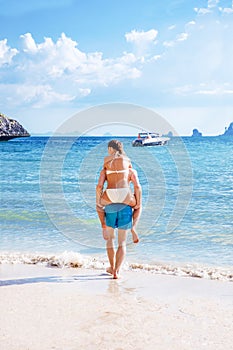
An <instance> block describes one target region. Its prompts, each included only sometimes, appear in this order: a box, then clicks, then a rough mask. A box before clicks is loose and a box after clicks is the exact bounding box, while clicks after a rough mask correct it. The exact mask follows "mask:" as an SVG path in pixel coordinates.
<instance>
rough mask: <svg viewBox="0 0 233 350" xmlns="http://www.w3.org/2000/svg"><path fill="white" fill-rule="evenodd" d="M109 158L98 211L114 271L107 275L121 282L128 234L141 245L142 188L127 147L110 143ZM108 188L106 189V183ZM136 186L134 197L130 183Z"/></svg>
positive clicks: (101, 181) (98, 193)
mask: <svg viewBox="0 0 233 350" xmlns="http://www.w3.org/2000/svg"><path fill="white" fill-rule="evenodd" d="M108 153H109V155H108V156H107V157H105V158H104V165H103V169H102V170H101V172H100V176H99V181H98V184H97V186H96V210H97V213H98V216H99V219H100V223H101V226H102V230H103V238H104V239H105V240H106V248H107V255H108V259H109V263H110V267H109V268H108V269H107V272H109V273H111V274H112V275H113V278H118V276H119V271H120V267H121V266H122V263H123V261H124V258H125V254H126V239H127V230H128V229H131V232H132V237H133V241H134V243H138V242H139V238H138V235H137V232H136V226H137V224H138V220H139V217H140V214H141V186H140V183H139V180H138V177H137V172H136V171H135V170H134V169H132V165H131V162H130V159H129V158H128V157H127V156H126V154H125V152H124V150H123V145H122V143H121V142H120V141H118V140H111V141H110V142H109V143H108ZM105 181H106V182H107V187H106V189H105V190H103V189H104V183H105ZM131 182H132V183H133V186H134V193H132V192H131V188H130V183H131ZM115 228H117V229H118V249H117V252H116V254H115V250H114V238H115V236H114V230H115Z"/></svg>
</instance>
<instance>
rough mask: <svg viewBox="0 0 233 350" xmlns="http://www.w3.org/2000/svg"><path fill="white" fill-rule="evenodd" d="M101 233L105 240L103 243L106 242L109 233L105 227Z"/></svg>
mask: <svg viewBox="0 0 233 350" xmlns="http://www.w3.org/2000/svg"><path fill="white" fill-rule="evenodd" d="M102 233H103V238H104V239H105V241H107V240H108V239H109V233H108V230H107V227H102Z"/></svg>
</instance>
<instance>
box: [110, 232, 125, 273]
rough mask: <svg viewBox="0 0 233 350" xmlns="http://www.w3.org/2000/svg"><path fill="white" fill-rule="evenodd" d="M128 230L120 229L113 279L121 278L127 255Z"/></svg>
mask: <svg viewBox="0 0 233 350" xmlns="http://www.w3.org/2000/svg"><path fill="white" fill-rule="evenodd" d="M126 239H127V230H121V229H118V249H117V252H116V264H115V269H114V271H113V278H114V279H117V278H119V271H120V268H121V266H122V263H123V261H124V259H125V255H126Z"/></svg>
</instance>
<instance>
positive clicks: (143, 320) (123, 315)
mask: <svg viewBox="0 0 233 350" xmlns="http://www.w3.org/2000/svg"><path fill="white" fill-rule="evenodd" d="M0 310H1V312H0V349H1V350H37V349H40V350H42V349H43V350H51V349H59V350H79V349H80V350H89V349H90V350H91V349H93V350H98V349H101V350H108V349H109V350H110V349H111V350H121V349H122V350H128V349H134V350H137V349H138V350H142V349H143V350H144V349H145V350H148V349H149V350H150V349H151V350H163V349H164V350H170V349H172V350H176V349H177V350H178V349H179V350H189V349H190V350H196V349H197V350H202V349H208V350H210V349H211V350H221V349H223V350H230V349H232V334H233V283H231V282H220V281H210V280H204V279H196V278H190V277H185V278H184V277H183V278H182V277H174V276H165V275H154V274H151V273H145V272H135V271H133V272H123V276H122V277H121V279H119V280H113V279H112V278H111V277H110V276H108V275H107V274H105V273H104V271H98V270H83V269H53V268H45V267H39V266H25V265H5V264H2V265H0Z"/></svg>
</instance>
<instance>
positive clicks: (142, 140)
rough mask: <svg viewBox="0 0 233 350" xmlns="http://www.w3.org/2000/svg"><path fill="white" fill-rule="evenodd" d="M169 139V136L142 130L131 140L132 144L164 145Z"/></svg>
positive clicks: (141, 145) (136, 145) (135, 145)
mask: <svg viewBox="0 0 233 350" xmlns="http://www.w3.org/2000/svg"><path fill="white" fill-rule="evenodd" d="M169 140H170V138H169V137H164V136H160V135H159V134H158V133H156V132H147V131H143V132H139V133H138V137H137V138H136V139H135V140H133V142H132V146H134V147H143V146H163V145H166V144H167V142H168V141H169Z"/></svg>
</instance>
